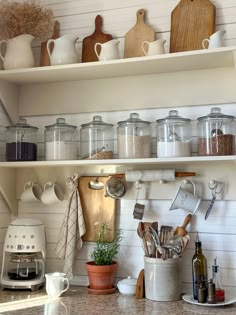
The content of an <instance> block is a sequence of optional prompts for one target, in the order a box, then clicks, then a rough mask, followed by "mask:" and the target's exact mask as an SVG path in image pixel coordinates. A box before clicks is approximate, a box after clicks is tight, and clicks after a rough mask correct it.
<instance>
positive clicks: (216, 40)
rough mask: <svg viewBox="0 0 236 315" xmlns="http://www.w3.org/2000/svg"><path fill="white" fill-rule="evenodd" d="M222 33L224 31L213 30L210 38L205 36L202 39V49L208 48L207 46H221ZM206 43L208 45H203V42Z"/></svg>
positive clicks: (222, 43) (222, 44) (222, 40)
mask: <svg viewBox="0 0 236 315" xmlns="http://www.w3.org/2000/svg"><path fill="white" fill-rule="evenodd" d="M224 34H225V31H223V30H220V31H217V32H215V33H214V34H212V35H211V36H210V39H208V38H205V39H203V41H202V47H203V48H204V49H207V48H208V49H209V48H218V47H223V46H224ZM206 43H208V47H206V46H205V44H206Z"/></svg>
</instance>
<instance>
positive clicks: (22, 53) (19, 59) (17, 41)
mask: <svg viewBox="0 0 236 315" xmlns="http://www.w3.org/2000/svg"><path fill="white" fill-rule="evenodd" d="M33 39H34V36H32V35H30V34H23V35H19V36H16V37H14V38H11V39H8V40H2V41H0V58H1V60H2V62H3V68H4V69H5V70H8V69H20V68H32V67H34V55H33V51H32V47H31V43H32V40H33ZM3 44H5V45H6V52H5V54H4V56H3V54H2V50H3Z"/></svg>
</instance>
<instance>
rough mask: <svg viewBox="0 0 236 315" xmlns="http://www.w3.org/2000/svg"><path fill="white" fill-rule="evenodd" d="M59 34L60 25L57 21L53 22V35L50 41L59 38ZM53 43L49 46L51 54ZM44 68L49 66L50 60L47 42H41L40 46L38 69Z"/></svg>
mask: <svg viewBox="0 0 236 315" xmlns="http://www.w3.org/2000/svg"><path fill="white" fill-rule="evenodd" d="M59 32H60V23H59V22H58V21H55V23H54V28H53V35H52V37H51V38H52V39H57V38H58V37H59ZM53 45H54V44H53V43H52V45H50V46H51V47H50V50H51V53H52V51H53ZM44 66H50V58H49V56H48V51H47V42H43V43H42V44H41V51H40V67H44Z"/></svg>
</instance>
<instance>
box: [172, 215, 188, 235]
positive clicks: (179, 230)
mask: <svg viewBox="0 0 236 315" xmlns="http://www.w3.org/2000/svg"><path fill="white" fill-rule="evenodd" d="M191 219H192V215H191V214H188V215H187V216H186V218H185V219H184V223H183V225H182V226H177V228H176V229H175V231H174V235H180V236H185V235H187V234H188V232H187V231H186V227H187V225H188V224H189V223H190V221H191Z"/></svg>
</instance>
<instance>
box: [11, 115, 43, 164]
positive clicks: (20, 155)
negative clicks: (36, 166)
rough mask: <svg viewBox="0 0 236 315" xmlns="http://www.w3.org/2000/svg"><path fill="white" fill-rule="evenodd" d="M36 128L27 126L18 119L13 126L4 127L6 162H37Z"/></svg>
mask: <svg viewBox="0 0 236 315" xmlns="http://www.w3.org/2000/svg"><path fill="white" fill-rule="evenodd" d="M37 131H38V128H37V127H33V126H30V125H28V124H27V120H26V119H24V118H20V119H19V120H18V122H17V123H16V124H15V125H12V126H8V127H6V134H5V142H6V160H7V161H36V160H37V148H38V146H37Z"/></svg>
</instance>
